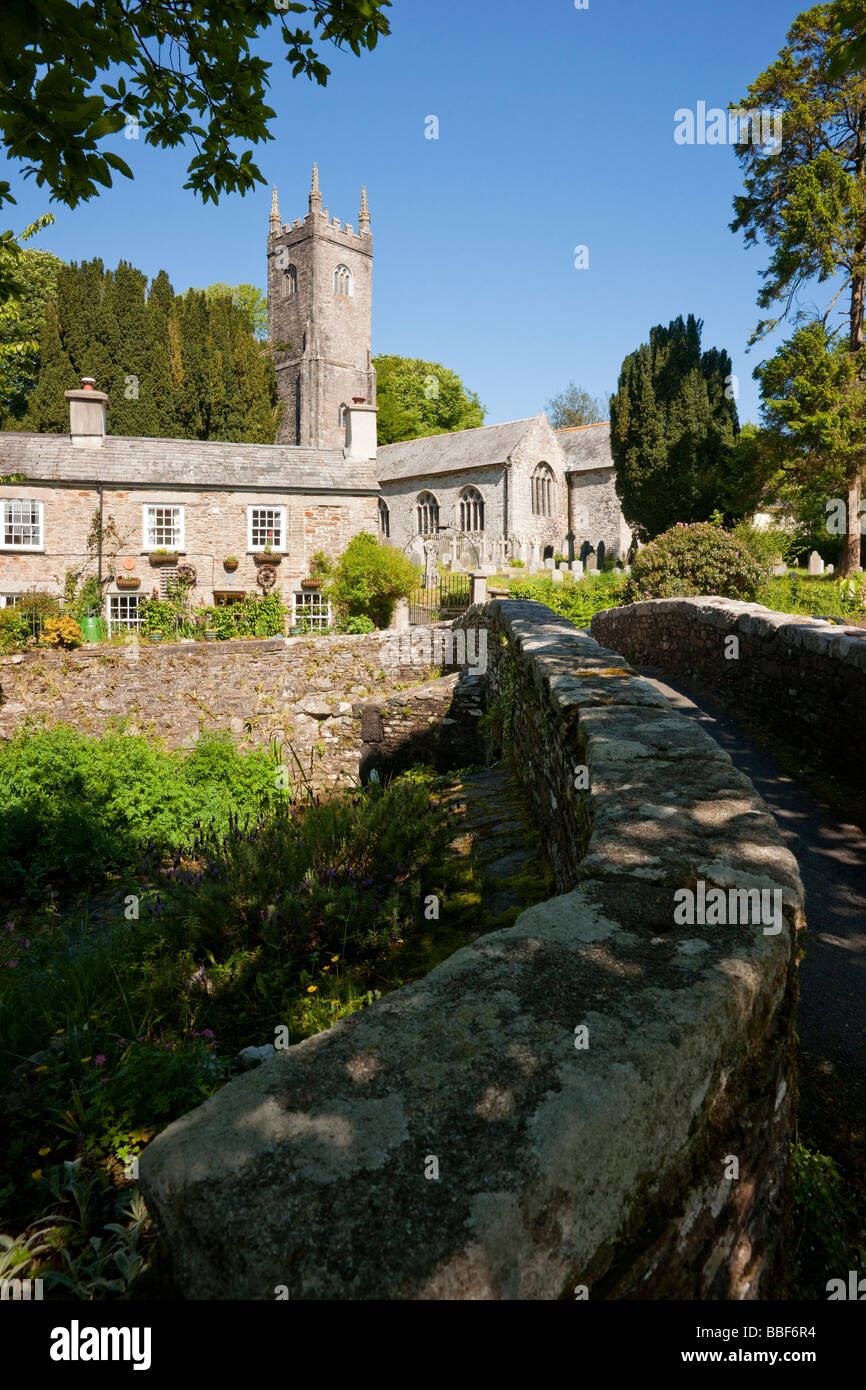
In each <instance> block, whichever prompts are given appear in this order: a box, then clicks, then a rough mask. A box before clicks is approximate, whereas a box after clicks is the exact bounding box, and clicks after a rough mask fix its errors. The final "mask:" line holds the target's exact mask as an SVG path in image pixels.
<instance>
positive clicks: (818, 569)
mask: <svg viewBox="0 0 866 1390" xmlns="http://www.w3.org/2000/svg"><path fill="white" fill-rule="evenodd" d="M809 573H810V574H823V573H824V561H823V560H822V559H821V556H820V555H819V554H818V552H817V550H813V551H812V553H811V554H810V556H809Z"/></svg>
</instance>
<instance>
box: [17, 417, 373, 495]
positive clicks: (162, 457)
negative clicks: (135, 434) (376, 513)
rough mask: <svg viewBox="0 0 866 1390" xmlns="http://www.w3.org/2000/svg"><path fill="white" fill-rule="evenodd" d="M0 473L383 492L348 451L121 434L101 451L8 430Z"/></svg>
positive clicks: (61, 437)
mask: <svg viewBox="0 0 866 1390" xmlns="http://www.w3.org/2000/svg"><path fill="white" fill-rule="evenodd" d="M0 473H7V474H8V473H23V474H24V475H25V476H26V477H27V478H28V479H32V480H33V481H34V482H46V483H47V482H55V483H94V482H101V483H106V484H110V485H113V486H115V487H147V486H154V487H163V488H166V489H171V488H185V487H189V488H201V489H208V488H220V489H232V490H237V491H245V490H250V489H253V490H255V489H262V490H267V491H269V492H275V491H282V492H286V491H294V492H322V491H324V492H341V491H342V492H377V491H378V484H377V482H376V476H375V471H374V463H373V461H372V460H370V461H361V462H360V463H358V462H353V463H350V462H349V461H348V460H347V459H345V458H344V457H343V451H342V449H307V448H299V447H296V446H293V445H287V444H234V443H228V442H226V443H222V442H217V441H213V440H200V439H136V438H128V437H126V436H122V435H106V436H105V438H104V440H103V442H102V445H101V447H98V448H78V447H77V446H75V445H73V444H72V443H71V442H70V436H69V435H68V434H23V433H22V434H19V433H17V432H14V431H4V432H2V433H0Z"/></svg>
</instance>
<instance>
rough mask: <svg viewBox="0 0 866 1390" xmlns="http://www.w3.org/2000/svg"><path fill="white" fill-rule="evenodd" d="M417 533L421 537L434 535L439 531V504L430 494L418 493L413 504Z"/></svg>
mask: <svg viewBox="0 0 866 1390" xmlns="http://www.w3.org/2000/svg"><path fill="white" fill-rule="evenodd" d="M415 514H416V517H417V521H418V531H419V534H420V535H422V536H431V535H435V534H436V532H437V531H438V530H439V503H438V502H437V501H436V498H435V497H434V496H433V493H432V492H420V493H419V494H418V501H417V502H416V504H415Z"/></svg>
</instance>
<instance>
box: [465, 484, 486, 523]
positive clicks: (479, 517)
mask: <svg viewBox="0 0 866 1390" xmlns="http://www.w3.org/2000/svg"><path fill="white" fill-rule="evenodd" d="M460 530H461V531H483V530H484V498H483V497H482V496H481V493H480V492H479V491H478V488H477V487H465V488H464V489H463V491H462V492H461V494H460Z"/></svg>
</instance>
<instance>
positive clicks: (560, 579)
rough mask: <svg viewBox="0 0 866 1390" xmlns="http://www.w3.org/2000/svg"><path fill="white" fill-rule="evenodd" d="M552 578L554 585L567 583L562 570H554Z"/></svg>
mask: <svg viewBox="0 0 866 1390" xmlns="http://www.w3.org/2000/svg"><path fill="white" fill-rule="evenodd" d="M550 578H551V579H552V581H553V583H554V584H564V583H565V575H564V574H563V573H562V570H552V571H551V574H550Z"/></svg>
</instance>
